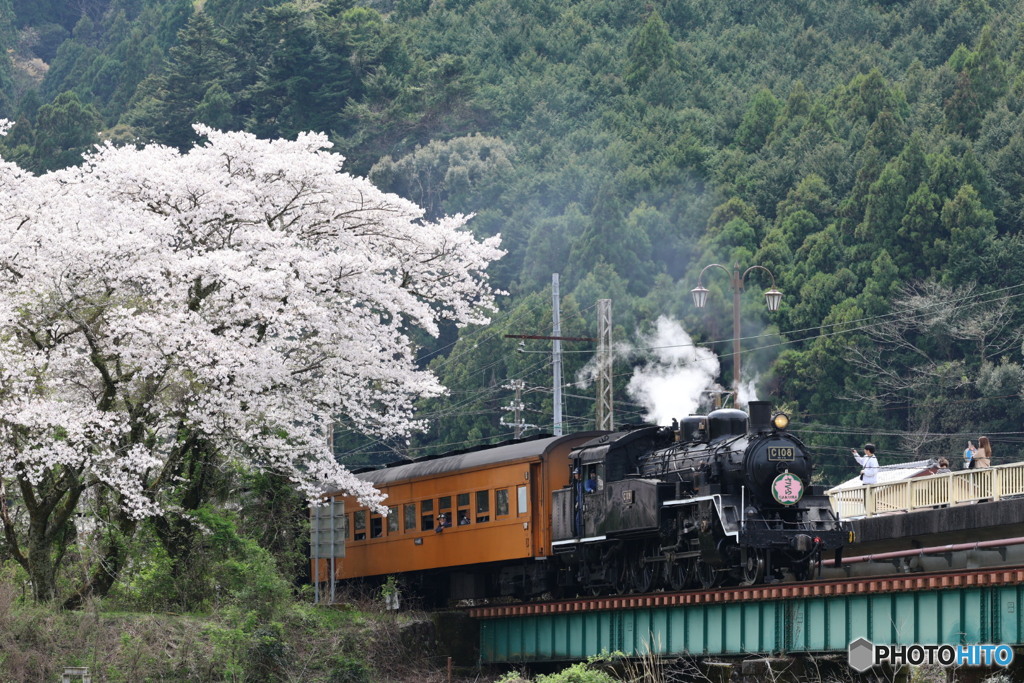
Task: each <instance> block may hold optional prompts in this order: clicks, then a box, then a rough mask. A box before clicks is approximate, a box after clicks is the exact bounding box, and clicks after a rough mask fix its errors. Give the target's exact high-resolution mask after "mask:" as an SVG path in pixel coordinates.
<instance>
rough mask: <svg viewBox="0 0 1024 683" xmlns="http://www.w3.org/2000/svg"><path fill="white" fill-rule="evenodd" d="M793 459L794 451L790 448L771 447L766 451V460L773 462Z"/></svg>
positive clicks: (794, 456)
mask: <svg viewBox="0 0 1024 683" xmlns="http://www.w3.org/2000/svg"><path fill="white" fill-rule="evenodd" d="M795 458H796V450H795V449H794V448H793V447H792V446H771V447H770V448H769V449H768V459H769V460H771V461H773V462H778V461H780V460H793V459H795Z"/></svg>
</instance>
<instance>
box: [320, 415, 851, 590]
mask: <svg viewBox="0 0 1024 683" xmlns="http://www.w3.org/2000/svg"><path fill="white" fill-rule="evenodd" d="M749 411H750V414H749V417H748V415H747V413H745V412H743V411H740V410H735V409H722V410H715V411H713V412H711V413H710V414H708V415H706V416H691V417H686V418H683V419H682V420H681V422H679V423H678V424H676V425H674V426H673V427H656V426H641V427H637V428H633V429H626V430H624V431H620V432H616V433H603V432H587V433H578V434H570V435H567V436H561V437H538V438H535V439H532V440H521V441H515V442H509V443H506V444H499V445H496V446H491V447H486V448H476V449H472V450H468V451H464V452H460V453H451V454H446V455H441V456H435V457H432V458H427V459H422V460H419V461H416V462H413V463H408V462H406V463H396V464H395V465H394V466H389V467H385V468H379V469H375V470H370V471H366V472H362V473H357V476H359V477H360V478H362V479H364V480H366V481H368V482H371V483H373V484H374V485H375V486H377V487H378V488H380V489H381V490H382V491H383V492H384V493H386V494H387V496H388V499H387V501H386V502H387V505H388V514H387V515H380V514H377V513H376V512H375V511H373V510H368V509H366V508H365V507H363V506H361V505H360V504H359V503H358V501H355V500H354V499H352V498H349V497H346V496H345V495H344V494H342V493H340V492H339V493H337V494H334V495H332V496H329V498H330V501H331V502H330V508H329V511H324V509H321V511H320V512H315V513H314V514H316V515H317V519H315V520H313V524H312V528H313V538H312V539H311V541H312V543H311V547H312V548H316V549H319V550H317V551H316V553H315V554H314V556H313V557H312V558H311V563H312V564H311V576H312V577H314V582H315V583H316V584H317V585H318V588H320V589H323V590H326V589H327V588H328V586H329V587H330V590H331V594H332V595H333V589H334V588H335V587H336V585H337V584H338V583H344V582H351V581H360V582H370V583H379V582H382V581H383V580H385V578H386V577H387V576H390V575H400V576H401V577H402V582H403V583H404V584H405V585H406V586H408V587H409V588H410V589H411V590H412V591H414V592H416V593H418V594H419V595H421V596H423V597H424V598H425V602H426V603H427V604H444V603H445V602H447V601H450V600H458V599H468V598H472V599H478V598H492V597H499V596H514V597H516V598H519V599H525V598H529V597H532V596H540V595H551V596H553V597H558V596H561V595H576V594H580V593H590V594H601V593H624V592H641V593H642V592H648V591H650V590H654V589H655V588H659V587H666V588H670V589H675V590H680V589H684V588H689V587H697V586H702V587H705V588H711V587H714V586H717V585H721V584H725V583H730V584H754V583H758V582H762V581H774V580H778V579H782V578H788V577H789V576H792V577H794V578H796V579H798V580H800V579H804V578H808V577H810V576H811V575H812V574H814V572H815V570H816V569H817V567H818V566H819V563H820V560H821V556H822V553H823V552H825V551H829V550H836V551H837V553H838V552H840V551H841V548H842V546H843V544H844V543H845V542H846V541H847V531H846V530H845V528H844V526H843V524H842V523H840V522H839V521H838V520H837V518H836V516H835V515H834V513H833V512H832V509H831V506H830V505H829V500H828V498H827V497H826V496H825V495H824V493H823V490H822V487H820V486H815V485H812V484H811V473H812V469H813V465H812V462H811V459H810V456H809V455H808V453H807V449H806V448H805V447H804V445H803V444H802V443H801V442H800V440H799V439H798V438H797V437H796V436H795V435H794V434H792V433H791V432H789V431H788V418H787V417H786V416H785V415H783V414H777V415H774V416H773V415H772V414H771V409H770V406H769V404H768V403H767V402H752V403H750V405H749ZM324 515H326V517H325V516H324ZM328 539H329V540H330V541H331V543H325V541H327V540H328ZM337 541H340V543H339V542H337ZM325 547H327V548H330V549H329V550H327V551H326V552H325V551H324V550H323V548H325Z"/></svg>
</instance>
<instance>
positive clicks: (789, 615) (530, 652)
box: [469, 464, 1024, 664]
mask: <svg viewBox="0 0 1024 683" xmlns="http://www.w3.org/2000/svg"><path fill="white" fill-rule="evenodd" d="M1022 473H1024V467H1022V466H1021V465H1020V464H1017V465H1015V466H1012V467H1007V468H1005V471H999V470H997V469H996V468H993V471H992V472H991V473H986V474H984V475H982V477H987V479H982V478H981V477H975V480H976V481H974V482H973V485H974V486H975V487H976V488H977V489H978V490H979V491H980V492H977V493H974V496H973V499H969V500H968V499H965V498H966V497H965V496H964V493H963V490H964V487H963V486H961V485H959V483H958V482H959V481H960V480H962V479H964V477H959V476H952V477H947V478H946V479H943V480H942V482H940V484H939V486H944V487H945V488H944V489H943V490H942V491H941V492H940V493H945V494H946V496H942V495H932V494H929V495H928V496H923V495H922V494H921V493H919V491H921V490H924V487H930V488H928V489H927V490H928V491H931V489H932V488H934V487H935V486H936V484H934V483H932V482H934V481H935V480H930V481H928V482H925V481H922V482H919V483H915V484H908V483H906V482H900V483H898V484H892V485H876V486H873V487H863V489H864V490H863V491H853V492H849V491H847V492H845V494H844V495H845V496H847V497H846V499H845V500H844V501H842V505H837V508H839V509H840V510H844V511H845V512H846V515H845V516H846V517H847V519H848V521H849V522H850V524H851V528H852V531H853V539H854V542H853V543H852V544H851V545H850V546H849V547H847V548H846V549H845V551H844V552H845V558H844V559H843V560H842V561H841V562H839V563H835V562H825V563H823V564H825V567H824V568H823V571H822V574H821V577H820V578H819V580H816V581H811V582H803V583H779V584H773V585H760V586H750V587H738V588H726V589H718V590H711V591H691V592H682V593H659V594H652V595H643V596H609V597H595V598H586V599H583V598H581V599H576V600H569V601H560V602H551V603H544V604H523V605H508V606H495V607H480V608H475V609H471V610H470V611H469V613H470V616H471V617H473V618H475V619H477V620H478V624H479V633H480V660H481V662H482V663H506V662H507V663H513V662H515V663H526V662H535V663H536V662H556V661H574V660H581V659H586V658H587V657H589V656H593V655H599V654H601V653H602V652H621V653H623V654H625V655H627V656H636V657H642V656H646V655H648V654H655V655H663V656H673V655H684V656H691V657H694V658H707V657H737V656H750V655H761V656H765V655H774V654H790V655H795V654H807V655H819V654H829V653H845V652H846V651H847V648H848V647H849V644H850V643H851V642H853V641H855V640H857V639H858V638H866V639H867V640H869V641H871V642H872V643H874V644H876V645H911V644H922V645H927V644H936V645H939V644H950V645H961V644H965V645H966V644H1007V645H1011V646H1015V647H1016V646H1024V617H1022V615H1021V604H1022V600H1024V497H1020V491H1024V485H1022V484H1019V483H1018V481H1020V480H1021V474H1022ZM1011 481H1012V482H1013V485H1012V486H1011V485H1010V482H1011ZM984 482H990V483H989V484H988V485H987V486H985V487H984V488H980V487H978V486H977V485H978V484H979V483H984ZM1018 489H1019V490H1018ZM1011 492H1012V493H1011ZM1005 494H1010V495H1005ZM858 496H859V498H857V497H858ZM947 496H948V497H947ZM837 502H839V501H837ZM865 503H867V505H865ZM922 503H928V504H927V505H924V504H922ZM883 506H885V507H887V508H888V510H886V509H885V507H883ZM844 508H845V509H844ZM890 510H891V513H890V514H885V512H889V511H890ZM851 512H854V514H850V513H851ZM892 513H895V514H892ZM1021 660H1022V661H1021V662H1020V664H1024V656H1022V657H1021Z"/></svg>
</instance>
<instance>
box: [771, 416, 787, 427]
mask: <svg viewBox="0 0 1024 683" xmlns="http://www.w3.org/2000/svg"><path fill="white" fill-rule="evenodd" d="M772 424H773V425H775V428H776V429H785V428H786V427H788V426H789V415H786V414H785V413H776V414H775V416H774V417H773V418H772Z"/></svg>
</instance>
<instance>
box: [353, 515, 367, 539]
mask: <svg viewBox="0 0 1024 683" xmlns="http://www.w3.org/2000/svg"><path fill="white" fill-rule="evenodd" d="M353 517H354V519H355V536H353V540H356V541H362V540H365V539H366V510H359V511H357V512H356V513H355V514H354V515H353Z"/></svg>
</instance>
